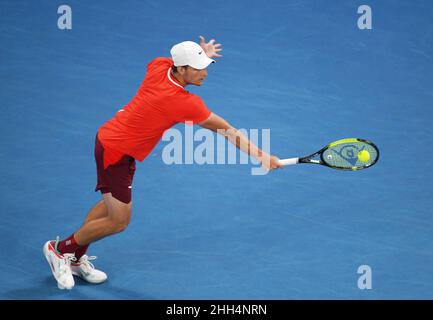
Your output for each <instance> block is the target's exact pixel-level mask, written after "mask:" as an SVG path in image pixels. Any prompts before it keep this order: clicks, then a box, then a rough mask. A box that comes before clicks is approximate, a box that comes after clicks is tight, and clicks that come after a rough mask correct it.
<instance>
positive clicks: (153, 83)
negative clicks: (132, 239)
mask: <svg viewBox="0 0 433 320" xmlns="http://www.w3.org/2000/svg"><path fill="white" fill-rule="evenodd" d="M221 50H222V49H221V44H217V43H215V40H211V41H209V42H208V43H206V41H205V39H204V38H203V37H202V36H200V44H197V43H195V42H192V41H185V42H182V43H179V44H176V45H175V46H173V47H172V49H171V51H170V53H171V58H156V59H154V60H153V61H151V62H150V63H149V64H148V65H147V73H146V76H145V78H144V80H143V82H142V84H141V85H140V87H139V89H138V92H137V93H136V95H135V97H134V98H133V99H132V100H131V101H130V102H129V103H128V104H127V105H126V106H125V107H124V108H122V109H120V110H119V111H118V112H117V113H116V115H115V116H114V117H113V118H112V119H111V120H109V121H108V122H106V123H105V124H104V125H102V126H101V127H100V128H99V130H98V132H97V135H96V139H95V161H96V168H97V185H96V189H95V191H98V190H99V191H100V192H101V193H102V197H103V199H102V200H101V201H99V202H98V203H97V204H96V205H95V206H94V207H93V208H92V209H91V210H90V211H89V213H88V214H87V217H86V219H85V221H84V223H83V225H82V226H81V228H79V229H78V230H77V231H76V232H74V233H73V234H72V235H71V236H69V237H68V238H66V239H64V240H61V241H59V238H58V237H57V240H50V241H47V242H46V243H45V245H44V247H43V251H44V254H45V257H46V259H47V261H48V263H49V265H50V267H51V271H52V273H53V275H54V278H55V279H56V281H57V285H58V287H59V288H60V289H72V287H73V286H74V284H75V283H74V278H73V275H75V276H79V277H81V278H83V279H84V280H86V281H88V282H90V283H101V282H104V281H105V280H106V279H107V275H106V274H105V273H104V272H102V271H100V270H97V269H95V267H94V265H93V264H92V263H91V262H90V261H91V260H93V259H95V258H96V257H89V256H87V255H86V251H87V248H88V247H89V245H90V244H91V243H93V242H95V241H97V240H99V239H102V238H104V237H106V236H109V235H113V234H115V233H118V232H121V231H123V230H125V228H126V227H127V226H128V224H129V221H130V219H131V206H132V201H131V189H132V180H133V177H134V172H135V160H138V161H143V160H144V159H145V158H146V156H147V155H148V154H149V153H150V152H151V151H152V149H153V148H154V147H155V145H156V144H157V143H158V142H159V141H160V139H161V137H162V135H163V133H164V131H165V130H167V129H169V128H170V127H172V126H174V125H175V124H176V123H179V122H188V123H191V124H198V125H200V126H202V127H203V128H207V129H210V130H212V131H214V132H218V133H219V134H222V135H223V136H224V137H225V138H226V139H227V140H229V141H230V142H232V143H233V144H234V145H236V146H237V147H238V148H239V149H241V150H242V151H244V152H246V153H248V154H249V155H251V156H253V157H254V158H255V159H257V160H258V161H260V163H261V164H262V166H263V167H264V168H265V169H267V170H273V169H276V168H279V167H281V165H280V164H279V163H278V161H279V159H278V158H277V157H275V156H272V155H269V154H267V153H266V152H264V151H262V150H261V149H259V148H258V147H257V146H256V145H254V144H253V143H252V142H250V141H249V140H248V139H247V137H245V136H244V135H242V134H241V133H240V132H239V131H238V130H236V129H235V128H234V127H232V126H231V125H230V124H229V123H228V122H227V121H226V120H224V119H223V118H221V117H220V116H218V115H216V114H215V113H213V112H211V111H210V110H209V109H208V108H207V107H206V105H205V104H204V102H203V100H202V99H201V98H200V97H199V96H197V95H195V94H192V93H190V92H188V91H186V90H185V87H186V86H187V85H196V86H201V85H202V84H203V81H204V80H205V78H206V76H207V70H206V68H207V67H208V66H209V65H210V64H211V63H213V62H215V61H214V60H213V59H212V58H220V57H221V55H220V54H219V52H220V51H221Z"/></svg>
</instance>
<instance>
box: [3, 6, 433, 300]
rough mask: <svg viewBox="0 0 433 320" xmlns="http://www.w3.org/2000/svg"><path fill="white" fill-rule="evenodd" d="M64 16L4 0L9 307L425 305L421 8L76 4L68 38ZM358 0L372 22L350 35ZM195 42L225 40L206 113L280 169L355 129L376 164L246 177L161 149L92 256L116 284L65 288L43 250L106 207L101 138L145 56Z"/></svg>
mask: <svg viewBox="0 0 433 320" xmlns="http://www.w3.org/2000/svg"><path fill="white" fill-rule="evenodd" d="M61 4H63V3H59V2H56V1H13V0H2V1H1V2H0V12H1V17H2V18H1V20H0V42H1V49H0V57H1V65H0V79H1V86H0V97H1V114H0V120H1V126H0V136H1V140H0V143H1V148H0V154H1V157H0V164H1V165H0V177H1V180H2V183H1V185H0V195H1V204H0V213H1V224H0V242H1V243H2V249H1V250H0V257H1V260H2V263H1V265H0V298H1V299H432V298H433V220H432V219H433V218H432V217H433V209H432V208H433V197H432V191H433V163H432V160H431V155H432V154H433V126H432V119H433V109H432V101H433V89H432V84H433V24H432V17H433V3H432V2H431V1H428V0H419V1H409V0H399V1H396V0H381V1H377V0H370V1H368V3H364V2H360V1H346V0H335V1H332V2H329V1H328V2H325V1H316V0H308V1H298V0H295V1H286V0H270V1H264V0H260V1H259V0H249V1H231V2H224V3H222V2H217V1H210V0H200V1H195V0H194V1H186V2H179V1H174V0H162V1H151V0H146V1H140V0H128V1H91V2H89V1H86V2H84V1H76V0H73V1H67V3H65V4H67V5H69V6H70V8H71V9H72V29H70V30H68V29H65V30H61V29H59V28H58V24H57V22H58V19H59V17H60V16H61V14H58V13H57V10H58V7H59V6H60V5H61ZM363 4H367V5H369V6H370V7H371V11H372V29H363V30H361V29H359V28H358V24H357V22H358V19H359V18H360V17H361V14H360V13H358V8H359V6H361V5H363ZM199 35H204V36H206V39H211V38H215V39H217V41H218V42H221V43H222V45H223V51H222V54H223V56H224V57H223V58H221V59H218V61H217V62H216V63H215V64H213V65H211V66H210V67H209V68H208V72H209V76H208V77H207V79H206V81H205V84H204V86H202V87H188V90H190V91H191V92H194V93H196V94H198V95H199V96H200V97H202V98H203V100H204V101H205V103H206V105H207V106H208V107H209V108H210V109H211V110H212V111H213V112H215V113H217V114H220V115H221V116H223V117H224V118H226V119H227V120H228V121H230V122H231V124H233V125H234V126H235V127H237V128H243V129H247V130H248V129H252V128H255V129H259V130H264V129H270V132H271V152H272V153H273V154H275V155H277V156H279V157H281V158H287V157H297V156H305V155H308V154H310V153H312V152H314V151H317V150H318V149H320V148H321V147H323V146H325V145H326V144H327V143H329V142H332V141H334V140H338V139H341V138H346V137H359V138H365V139H370V140H372V141H374V142H375V143H376V144H377V146H378V147H379V148H380V152H381V158H380V160H379V162H378V163H377V164H376V165H375V166H373V167H372V168H369V169H367V170H362V171H358V172H345V171H338V170H332V169H329V168H326V167H323V166H314V165H298V166H291V167H287V168H285V169H283V170H277V171H274V172H271V173H269V174H268V175H252V174H251V169H252V167H254V165H252V164H236V165H228V164H227V165H222V164H214V165H211V164H204V165H199V164H182V165H180V164H179V165H167V164H165V163H164V161H163V160H162V153H163V151H164V147H165V146H166V145H167V142H165V141H162V142H160V143H159V144H158V146H157V147H156V148H155V149H154V150H153V151H152V153H151V154H150V155H149V157H148V158H147V159H146V160H145V161H144V162H142V163H137V172H136V175H135V178H134V188H133V210H132V221H131V224H130V226H129V227H128V228H127V229H126V230H125V231H124V232H123V233H120V234H117V235H114V236H112V237H109V238H106V239H104V240H101V241H100V242H96V243H95V244H93V245H91V247H90V249H89V254H90V255H96V256H97V257H98V259H97V260H96V262H95V265H96V266H97V267H98V268H100V269H101V270H104V271H105V272H106V273H107V274H108V276H109V279H108V281H107V282H105V283H103V284H101V285H90V284H87V283H85V282H84V281H81V280H77V283H76V285H75V287H74V288H73V290H71V291H67V292H66V291H64V290H59V289H58V288H57V286H56V282H55V280H54V278H53V276H52V274H51V271H50V269H49V266H48V264H47V262H46V260H45V258H44V256H43V254H42V246H43V244H44V243H45V241H47V240H49V239H55V237H56V236H60V238H64V237H67V236H69V235H70V234H71V233H72V232H74V231H75V230H76V229H77V228H78V227H79V226H80V224H81V223H82V221H83V219H84V217H85V215H86V213H87V211H88V210H89V208H90V207H91V206H92V205H94V204H95V203H96V202H97V201H99V200H100V199H101V196H100V194H99V193H96V192H94V188H95V183H96V172H95V162H94V158H93V147H94V139H95V134H96V132H97V130H98V128H99V127H100V126H101V125H102V124H103V123H104V122H106V121H107V120H108V119H110V118H112V117H113V115H114V114H115V113H116V112H117V111H118V110H119V109H120V108H122V106H124V105H125V104H126V103H128V101H129V100H130V99H131V98H132V97H133V96H134V94H135V93H136V90H137V89H138V87H139V85H140V83H141V81H142V79H143V77H144V75H145V68H146V64H147V63H149V62H150V61H151V60H152V59H154V58H155V57H159V56H163V57H168V56H169V55H170V48H171V47H172V46H173V45H174V44H176V43H178V42H181V41H184V40H193V41H197V42H198V36H199ZM176 129H177V130H179V131H181V132H183V130H184V125H177V126H176ZM197 129H198V128H195V130H197ZM360 266H368V267H369V268H370V270H371V273H370V276H371V277H370V278H369V279H370V280H371V287H370V289H369V288H366V289H360V288H359V287H358V281H359V279H360V277H362V276H363V274H360V273H358V268H359V267H360Z"/></svg>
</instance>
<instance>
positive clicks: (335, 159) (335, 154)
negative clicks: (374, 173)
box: [322, 141, 378, 170]
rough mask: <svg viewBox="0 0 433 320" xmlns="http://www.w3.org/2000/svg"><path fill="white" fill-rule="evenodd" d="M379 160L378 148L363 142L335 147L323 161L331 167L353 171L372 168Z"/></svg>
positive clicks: (326, 152)
mask: <svg viewBox="0 0 433 320" xmlns="http://www.w3.org/2000/svg"><path fill="white" fill-rule="evenodd" d="M360 155H362V156H360ZM377 158H378V152H377V150H376V148H375V147H373V146H372V145H369V144H368V143H365V142H362V141H357V142H346V143H341V144H336V145H333V146H331V147H329V148H328V149H326V150H325V151H324V152H323V155H322V160H323V161H324V162H325V163H326V164H328V165H329V166H332V167H337V168H342V169H352V170H353V169H357V168H366V167H368V166H371V165H372V164H374V163H375V162H376V160H377Z"/></svg>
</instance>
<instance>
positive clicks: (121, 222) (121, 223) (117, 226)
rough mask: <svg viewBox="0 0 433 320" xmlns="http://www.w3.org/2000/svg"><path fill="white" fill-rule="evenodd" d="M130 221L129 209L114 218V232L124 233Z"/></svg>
mask: <svg viewBox="0 0 433 320" xmlns="http://www.w3.org/2000/svg"><path fill="white" fill-rule="evenodd" d="M130 221H131V209H127V210H124V211H123V212H122V213H119V215H117V216H116V219H115V220H114V221H113V222H114V223H113V227H114V232H115V233H118V232H122V231H124V230H125V229H126V228H127V227H128V225H129V222H130Z"/></svg>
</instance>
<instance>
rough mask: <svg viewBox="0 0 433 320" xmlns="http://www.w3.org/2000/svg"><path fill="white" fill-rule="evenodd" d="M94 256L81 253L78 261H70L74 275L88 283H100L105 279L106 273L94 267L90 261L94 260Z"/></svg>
mask: <svg viewBox="0 0 433 320" xmlns="http://www.w3.org/2000/svg"><path fill="white" fill-rule="evenodd" d="M95 259H96V257H95V256H90V257H89V256H87V255H83V256H82V257H81V258H80V260H79V261H77V262H72V263H71V271H72V274H73V275H74V276H78V277H80V278H82V279H84V280H86V281H87V282H90V283H102V282H104V281H105V280H107V274H106V273H105V272H102V271H100V270H97V269H95V266H94V265H93V264H92V263H91V262H90V261H91V260H95Z"/></svg>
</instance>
